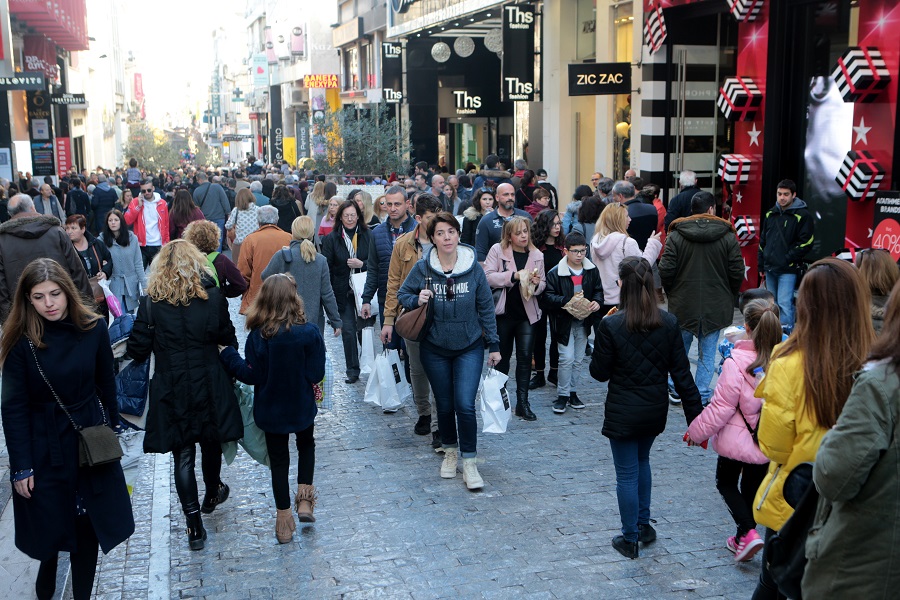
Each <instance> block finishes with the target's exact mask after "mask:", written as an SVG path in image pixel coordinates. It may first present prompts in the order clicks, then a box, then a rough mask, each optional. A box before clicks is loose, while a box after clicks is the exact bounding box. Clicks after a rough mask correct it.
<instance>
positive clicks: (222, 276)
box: [184, 219, 248, 298]
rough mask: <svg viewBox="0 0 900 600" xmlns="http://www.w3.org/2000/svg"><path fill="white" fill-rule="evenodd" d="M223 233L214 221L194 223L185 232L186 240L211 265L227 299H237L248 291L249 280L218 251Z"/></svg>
mask: <svg viewBox="0 0 900 600" xmlns="http://www.w3.org/2000/svg"><path fill="white" fill-rule="evenodd" d="M221 237H222V232H221V230H220V229H219V227H218V225H216V224H215V223H213V222H212V221H207V220H205V219H204V220H202V221H194V222H193V223H191V224H190V225H188V226H187V228H186V229H185V230H184V239H186V240H187V241H189V242H190V243H192V244H193V245H195V246H197V249H198V250H200V252H202V253H203V254H205V255H206V260H207V262H208V263H209V267H210V269H212V271H213V277H214V278H215V280H216V283H218V284H219V288H221V290H222V293H223V294H225V297H226V298H237V297H238V296H240V295H241V294H243V293H244V292H246V291H247V287H248V284H247V280H246V279H244V276H243V275H241V271H240V269H238V268H237V265H236V264H234V263H233V262H232V261H231V259H230V258H228V257H227V256H225V255H224V254H222V253H221V252H219V251H218V250H217V248H218V247H219V240H220V238H221Z"/></svg>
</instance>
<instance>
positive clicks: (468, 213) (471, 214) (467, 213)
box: [463, 206, 486, 221]
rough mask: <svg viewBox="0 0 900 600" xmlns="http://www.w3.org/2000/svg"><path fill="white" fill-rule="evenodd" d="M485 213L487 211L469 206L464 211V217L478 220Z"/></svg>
mask: <svg viewBox="0 0 900 600" xmlns="http://www.w3.org/2000/svg"><path fill="white" fill-rule="evenodd" d="M484 214H486V213H481V212H479V211H478V209H477V208H475V207H474V206H470V207H469V208H467V209H466V210H464V211H463V217H465V218H466V219H468V220H469V221H478V220H480V219H481V217H483V216H484Z"/></svg>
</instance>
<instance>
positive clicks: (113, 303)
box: [97, 279, 125, 317]
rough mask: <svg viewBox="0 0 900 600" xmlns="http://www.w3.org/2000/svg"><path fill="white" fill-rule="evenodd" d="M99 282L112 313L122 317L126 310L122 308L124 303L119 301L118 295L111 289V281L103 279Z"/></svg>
mask: <svg viewBox="0 0 900 600" xmlns="http://www.w3.org/2000/svg"><path fill="white" fill-rule="evenodd" d="M97 284H98V285H99V286H100V287H101V288H103V295H104V296H106V307H107V308H108V309H109V312H110V314H112V316H114V317H121V316H122V313H123V312H125V311H123V310H122V305H121V304H120V303H119V299H118V298H116V295H115V294H113V293H112V292H111V291H110V290H109V281H107V280H106V279H101V280H99V281H98V282H97Z"/></svg>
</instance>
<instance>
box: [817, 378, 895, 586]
mask: <svg viewBox="0 0 900 600" xmlns="http://www.w3.org/2000/svg"><path fill="white" fill-rule="evenodd" d="M898 397H900V377H898V371H897V366H896V365H894V364H891V363H890V362H888V361H878V362H875V363H871V364H869V365H866V367H864V370H863V371H862V372H861V373H860V374H859V375H858V376H857V379H856V382H855V383H854V385H853V390H852V391H851V392H850V397H849V398H847V403H846V404H845V405H844V410H843V411H841V416H840V417H838V421H837V424H836V425H835V427H834V429H832V430H830V431H829V432H828V433H827V434H826V435H825V438H824V439H823V440H822V445H821V446H819V451H818V453H817V454H816V465H815V467H814V468H813V481H815V484H816V488H817V489H818V490H819V494H820V496H821V498H820V500H819V507H818V510H817V511H816V517H815V520H814V522H813V526H812V527H811V528H810V530H809V536H808V537H807V539H806V558H807V559H808V561H809V562H808V563H807V565H806V570H805V571H804V573H803V585H802V588H803V596H804V597H805V598H830V599H839V600H842V599H847V600H850V599H856V598H867V599H869V598H879V599H884V600H887V599H888V598H896V597H897V596H896V594H897V590H898V589H900V551H898V549H897V540H898V539H900V443H898V438H897V426H898V424H900V403H898V402H897V398H898Z"/></svg>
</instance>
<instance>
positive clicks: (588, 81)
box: [575, 73, 624, 85]
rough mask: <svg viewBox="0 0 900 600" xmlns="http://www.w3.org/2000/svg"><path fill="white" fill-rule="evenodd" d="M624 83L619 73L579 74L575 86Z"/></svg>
mask: <svg viewBox="0 0 900 600" xmlns="http://www.w3.org/2000/svg"><path fill="white" fill-rule="evenodd" d="M622 81H624V79H623V75H622V74H621V73H579V74H578V80H577V81H576V82H575V84H576V85H598V84H599V85H611V84H613V83H622Z"/></svg>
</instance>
